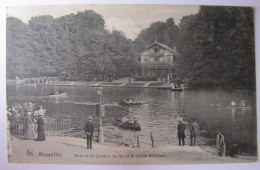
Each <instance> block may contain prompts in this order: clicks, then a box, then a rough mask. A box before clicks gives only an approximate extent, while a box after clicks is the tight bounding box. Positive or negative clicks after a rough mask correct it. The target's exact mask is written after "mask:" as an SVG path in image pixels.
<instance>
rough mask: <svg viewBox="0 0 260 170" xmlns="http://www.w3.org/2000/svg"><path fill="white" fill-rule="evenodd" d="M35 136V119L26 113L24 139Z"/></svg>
mask: <svg viewBox="0 0 260 170" xmlns="http://www.w3.org/2000/svg"><path fill="white" fill-rule="evenodd" d="M32 138H33V121H32V119H31V116H30V115H26V116H25V118H24V139H32Z"/></svg>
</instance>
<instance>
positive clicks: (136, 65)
mask: <svg viewBox="0 0 260 170" xmlns="http://www.w3.org/2000/svg"><path fill="white" fill-rule="evenodd" d="M151 66H152V67H155V66H158V67H162V66H166V67H167V66H168V67H169V66H178V64H177V63H176V62H174V63H173V62H147V63H137V64H135V65H134V67H151Z"/></svg>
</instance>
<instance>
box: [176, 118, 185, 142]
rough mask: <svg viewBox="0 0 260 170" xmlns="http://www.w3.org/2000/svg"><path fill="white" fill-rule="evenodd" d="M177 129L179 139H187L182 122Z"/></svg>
mask: <svg viewBox="0 0 260 170" xmlns="http://www.w3.org/2000/svg"><path fill="white" fill-rule="evenodd" d="M177 129H178V138H185V137H186V136H185V125H184V124H183V123H182V122H180V123H179V124H178V127H177Z"/></svg>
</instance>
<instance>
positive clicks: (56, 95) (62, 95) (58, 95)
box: [50, 93, 67, 97]
mask: <svg viewBox="0 0 260 170" xmlns="http://www.w3.org/2000/svg"><path fill="white" fill-rule="evenodd" d="M66 96H67V93H59V94H52V95H50V97H66Z"/></svg>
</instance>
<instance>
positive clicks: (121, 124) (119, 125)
mask: <svg viewBox="0 0 260 170" xmlns="http://www.w3.org/2000/svg"><path fill="white" fill-rule="evenodd" d="M123 123H126V122H122V123H120V124H119V125H118V127H119V126H121V125H122V124H123Z"/></svg>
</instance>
